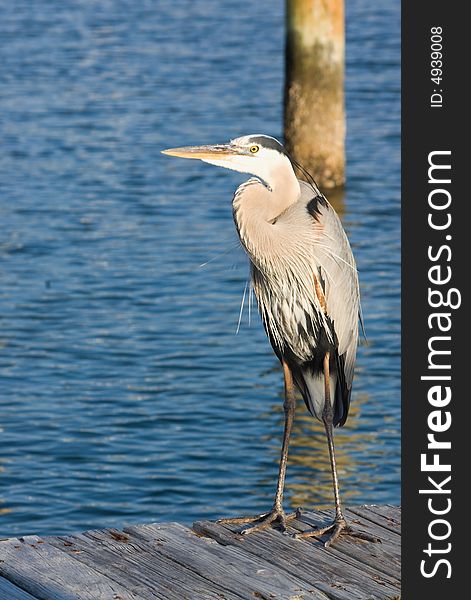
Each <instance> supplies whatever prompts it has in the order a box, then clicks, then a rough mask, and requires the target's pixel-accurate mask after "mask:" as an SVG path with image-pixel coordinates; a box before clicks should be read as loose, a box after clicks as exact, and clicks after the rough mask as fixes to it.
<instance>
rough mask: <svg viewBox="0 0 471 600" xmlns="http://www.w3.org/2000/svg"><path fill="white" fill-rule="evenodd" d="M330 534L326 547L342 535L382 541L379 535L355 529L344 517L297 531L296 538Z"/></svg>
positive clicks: (369, 540)
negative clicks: (316, 526) (316, 527)
mask: <svg viewBox="0 0 471 600" xmlns="http://www.w3.org/2000/svg"><path fill="white" fill-rule="evenodd" d="M325 535H328V538H327V540H326V541H325V543H324V545H325V546H326V548H328V547H329V546H331V545H332V544H333V543H334V542H335V541H336V540H337V539H338V538H339V537H340V535H349V536H350V537H353V538H357V539H360V540H365V541H367V542H381V540H380V539H379V538H377V537H374V536H372V535H369V534H368V533H366V532H364V531H355V530H354V529H353V528H352V527H350V525H349V524H348V523H347V521H346V520H345V519H344V518H336V519H335V520H334V522H333V523H332V524H331V525H327V526H326V527H319V528H318V529H309V530H308V531H303V532H301V533H296V534H295V535H294V537H295V538H298V539H299V538H309V537H322V536H325Z"/></svg>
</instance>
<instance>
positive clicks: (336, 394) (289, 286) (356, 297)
mask: <svg viewBox="0 0 471 600" xmlns="http://www.w3.org/2000/svg"><path fill="white" fill-rule="evenodd" d="M163 153H164V154H169V155H170V156H179V157H182V158H194V159H199V160H202V161H204V162H207V163H210V164H213V165H217V166H220V167H225V168H227V169H232V170H234V171H239V172H242V173H250V174H252V175H255V177H252V178H250V179H249V180H248V181H246V182H245V183H243V184H242V185H240V186H239V187H238V188H237V190H236V192H235V195H234V199H233V202H232V206H233V215H234V221H235V225H236V228H237V232H238V234H239V238H240V241H241V243H242V246H243V247H244V248H245V250H246V252H247V254H248V256H249V259H250V266H251V277H252V285H253V290H254V292H255V296H256V298H257V302H258V306H259V311H260V314H261V316H262V320H263V324H264V327H265V331H266V333H267V335H268V338H269V340H270V342H271V345H272V347H273V350H274V351H275V354H276V355H277V357H278V358H279V360H280V361H281V363H282V365H283V373H284V383H285V402H284V411H285V426H284V435H283V445H282V451H281V459H280V467H279V475H278V485H277V488H276V494H275V500H274V504H273V508H272V509H271V510H270V511H269V512H267V513H264V514H262V515H257V516H254V517H240V518H235V519H222V520H221V522H224V523H251V525H250V526H247V527H245V528H244V529H243V530H242V532H241V533H251V532H254V531H257V530H259V529H264V528H266V527H268V526H269V525H270V524H272V523H275V522H279V523H280V525H281V528H282V530H285V529H286V524H287V522H288V521H289V520H290V519H292V518H294V517H295V516H296V514H297V513H293V514H290V515H287V514H285V512H284V510H283V506H282V501H283V490H284V482H285V473H286V464H287V459H288V445H289V438H290V433H291V427H292V423H293V418H294V412H295V405H296V400H295V387H296V388H298V389H299V391H300V392H301V394H302V396H303V398H304V401H305V403H306V405H307V407H308V409H309V411H310V412H311V414H312V415H314V416H315V417H317V419H319V420H320V421H322V422H323V424H324V427H325V432H326V435H327V441H328V448H329V455H330V465H331V469H332V480H333V488H334V498H335V519H334V521H333V523H332V524H331V525H329V526H328V527H323V528H321V529H314V530H312V531H307V532H303V533H300V534H298V537H309V536H320V535H324V534H328V540H327V542H326V545H329V544H331V543H333V542H334V541H335V540H336V539H337V537H338V536H339V535H340V533H341V532H344V533H348V534H349V535H353V536H355V537H360V538H362V539H367V540H370V541H375V538H372V537H371V536H369V535H367V534H365V533H361V532H356V531H353V530H352V529H351V527H350V526H349V525H348V524H347V522H346V520H345V517H344V515H343V512H342V505H341V502H340V494H339V484H338V478H337V469H336V464H335V453H334V440H333V428H334V427H335V426H337V425H338V426H341V425H343V424H344V423H345V421H346V419H347V415H348V409H349V405H350V394H351V388H352V380H353V369H354V363H355V356H356V349H357V343H358V321H359V317H360V291H359V286H358V275H357V270H356V265H355V260H354V258H353V254H352V251H351V248H350V244H349V242H348V239H347V236H346V234H345V231H344V230H343V227H342V224H341V222H340V219H339V217H338V216H337V214H336V212H335V211H334V209H333V208H332V206H331V205H330V204H329V202H328V201H327V199H326V198H325V196H324V195H323V194H321V192H320V191H319V189H318V188H317V186H316V184H315V182H314V180H313V179H312V178H311V177H309V175H308V173H307V172H305V175H306V176H307V179H308V182H306V181H301V180H298V179H297V177H296V175H295V171H294V165H295V164H296V163H294V161H292V160H291V159H290V157H289V156H288V154H287V152H286V150H285V149H284V147H283V146H282V145H281V144H280V143H279V142H278V141H277V140H276V139H274V138H272V137H269V136H266V135H248V136H244V137H239V138H237V139H235V140H232V141H231V142H230V143H228V144H220V145H211V146H192V147H183V148H171V149H169V150H164V151H163ZM296 166H299V165H297V164H296Z"/></svg>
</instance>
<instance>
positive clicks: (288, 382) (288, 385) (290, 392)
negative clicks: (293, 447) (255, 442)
mask: <svg viewBox="0 0 471 600" xmlns="http://www.w3.org/2000/svg"><path fill="white" fill-rule="evenodd" d="M283 375H284V379H285V401H284V403H283V408H284V411H285V428H284V432H283V444H282V446H281V457H280V468H279V471H278V484H277V486H276V494H275V503H274V507H275V508H280V509H281V505H282V503H283V492H284V489H285V477H286V465H287V463H288V448H289V439H290V436H291V429H292V428H293V420H294V413H295V410H296V398H295V395H294V384H293V375H292V374H291V370H290V368H289V367H288V365H287V364H286V363H285V362H284V361H283Z"/></svg>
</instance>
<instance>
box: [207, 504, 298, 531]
mask: <svg viewBox="0 0 471 600" xmlns="http://www.w3.org/2000/svg"><path fill="white" fill-rule="evenodd" d="M300 516H301V511H300V509H299V508H298V509H297V510H296V511H295V512H293V513H288V514H286V513H285V511H284V510H283V509H282V508H278V507H273V508H272V509H271V510H270V511H269V512H266V513H263V514H261V515H255V516H251V517H233V518H229V519H219V520H218V521H217V523H221V524H222V525H226V524H229V525H243V524H245V523H249V525H248V527H244V528H243V529H241V531H239V533H241V534H243V535H247V534H249V533H254V532H255V531H263V530H264V529H268V527H270V525H272V524H279V526H280V527H279V528H280V529H281V531H282V532H284V531H286V527H287V524H288V523H289V521H291V520H293V519H296V518H299V517H300Z"/></svg>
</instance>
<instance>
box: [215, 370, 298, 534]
mask: <svg viewBox="0 0 471 600" xmlns="http://www.w3.org/2000/svg"><path fill="white" fill-rule="evenodd" d="M283 375H284V380H285V401H284V404H283V408H284V412H285V427H284V432H283V444H282V447H281V457H280V467H279V471H278V483H277V486H276V493H275V500H274V502H273V508H272V509H271V510H270V511H269V512H267V513H264V514H263V515H259V516H255V517H236V518H230V519H220V520H219V521H218V522H219V523H253V525H250V526H249V527H247V528H245V529H243V530H242V532H241V533H245V534H247V533H253V532H254V531H260V529H266V528H267V527H269V526H270V524H271V523H273V522H275V521H279V522H280V523H281V527H282V529H286V523H287V522H288V521H289V520H291V519H294V518H295V517H296V516H299V512H298V511H296V512H294V513H290V514H289V515H287V514H285V512H284V510H283V492H284V488H285V477H286V465H287V463H288V448H289V439H290V436H291V429H292V427H293V420H294V413H295V410H296V397H295V394H294V384H293V375H292V374H291V370H290V368H289V367H288V365H287V364H286V362H284V361H283Z"/></svg>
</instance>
